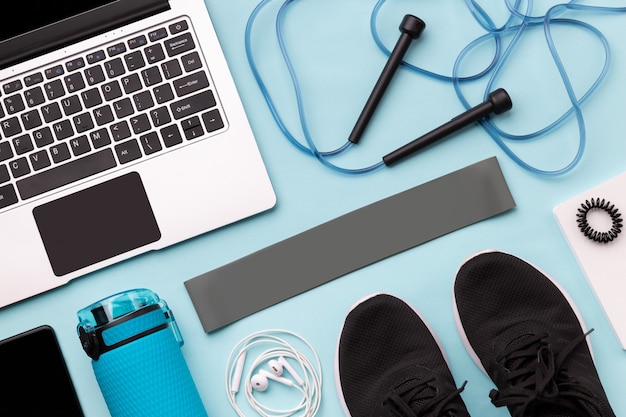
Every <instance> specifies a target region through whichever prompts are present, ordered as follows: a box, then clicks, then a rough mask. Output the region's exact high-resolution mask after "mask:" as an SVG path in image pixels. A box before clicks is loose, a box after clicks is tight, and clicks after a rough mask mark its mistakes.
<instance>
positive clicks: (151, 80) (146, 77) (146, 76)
mask: <svg viewBox="0 0 626 417" xmlns="http://www.w3.org/2000/svg"><path fill="white" fill-rule="evenodd" d="M141 77H142V78H143V83H144V84H145V85H146V87H151V86H153V85H156V84H158V83H160V82H161V81H163V78H162V77H161V72H160V71H159V67H150V68H148V69H145V70H143V71H141Z"/></svg>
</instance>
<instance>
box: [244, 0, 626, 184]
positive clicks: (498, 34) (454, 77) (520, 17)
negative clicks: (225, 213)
mask: <svg viewBox="0 0 626 417" xmlns="http://www.w3.org/2000/svg"><path fill="white" fill-rule="evenodd" d="M273 1H275V0H262V1H261V2H260V3H259V4H258V5H257V6H256V8H255V9H254V10H253V12H252V13H251V15H250V17H249V19H248V23H247V25H246V31H245V49H246V57H247V59H248V63H249V65H250V68H251V71H252V73H253V75H254V78H255V80H256V82H257V84H258V86H259V88H260V90H261V93H262V95H263V97H264V99H265V101H266V102H267V105H268V107H269V109H270V112H271V114H272V117H273V119H274V120H275V122H276V124H277V125H278V127H279V128H280V130H281V132H282V133H283V135H284V136H285V137H286V138H287V139H288V140H289V142H291V143H292V144H293V145H294V146H295V147H296V148H297V149H299V150H300V151H302V152H304V153H307V154H309V155H312V156H314V157H316V158H317V160H318V161H320V162H321V163H322V164H323V165H325V166H326V167H328V168H331V169H333V170H336V171H339V172H342V173H345V174H365V173H369V172H373V171H376V170H378V169H380V168H382V167H385V164H384V162H383V161H380V162H378V163H374V164H372V165H370V166H367V167H364V168H358V169H351V168H344V167H341V166H339V165H337V164H335V163H333V162H331V161H330V159H331V158H332V157H335V156H339V155H341V154H344V153H345V152H346V151H348V150H349V149H350V148H351V147H352V145H353V144H352V143H351V142H350V141H346V143H345V144H343V145H342V146H340V147H339V148H337V149H335V150H330V151H320V150H318V148H317V146H316V145H315V142H314V140H313V137H312V135H311V132H310V130H309V125H308V121H307V117H306V112H305V106H304V99H303V94H302V89H301V87H300V82H299V81H298V77H297V74H296V71H295V69H294V67H293V65H292V62H291V59H290V57H289V53H288V51H287V47H286V45H285V41H284V36H283V32H284V30H283V28H284V21H285V14H286V10H287V8H288V6H289V5H290V4H292V3H293V2H294V0H277V1H282V5H281V6H280V8H279V10H278V13H277V16H276V36H277V42H278V45H279V48H280V53H281V56H282V59H283V61H284V64H285V66H286V68H287V71H288V73H289V76H290V79H291V83H292V88H293V92H294V95H295V100H296V105H297V109H298V118H299V123H300V128H301V134H302V136H303V138H304V142H303V141H302V140H299V139H297V138H296V136H295V135H294V134H292V133H291V131H290V130H289V128H288V127H287V126H286V124H285V123H284V121H283V119H282V117H281V115H280V112H279V111H278V108H277V107H276V105H275V103H274V100H273V99H272V97H271V94H270V92H269V90H268V88H267V86H266V84H265V81H264V80H263V77H262V76H261V74H260V71H259V69H258V67H257V64H256V61H255V58H254V54H253V51H252V45H251V39H252V30H253V26H254V24H255V22H256V19H257V17H258V16H259V14H260V13H261V11H262V10H263V9H264V8H265V7H266V6H267V5H269V4H270V3H272V2H273ZM504 2H505V4H506V7H507V10H508V12H509V16H508V18H507V20H506V22H505V23H504V24H503V25H502V26H497V25H496V24H495V22H494V21H493V19H492V18H491V17H490V16H489V14H488V13H487V12H486V11H485V10H484V9H483V8H482V7H481V6H480V5H479V4H478V3H477V2H476V1H475V0H465V5H466V6H467V8H468V10H469V11H470V13H471V15H472V17H473V18H474V19H475V20H476V22H477V23H478V24H479V25H480V26H481V27H482V28H483V30H484V31H485V34H483V35H481V36H480V37H478V38H476V39H474V40H472V41H471V42H470V43H469V44H468V45H467V46H466V47H465V48H463V50H462V51H461V52H460V53H459V55H458V56H457V58H456V60H455V63H454V66H453V69H452V72H451V74H450V75H447V74H439V73H435V72H433V71H429V70H427V69H424V68H421V67H418V66H415V65H413V64H411V63H409V62H406V61H405V62H403V66H404V67H406V68H407V69H409V70H410V71H412V72H414V73H416V74H419V75H422V76H425V77H427V78H432V79H435V80H439V81H444V82H449V83H451V84H452V85H453V87H454V90H455V93H456V95H457V97H458V99H459V101H460V102H461V103H462V105H463V106H464V107H465V108H466V109H469V108H471V105H470V104H469V102H468V100H467V98H466V97H465V95H464V93H463V89H462V87H463V85H464V84H467V83H471V82H474V81H477V80H481V79H486V80H487V84H486V88H485V92H484V97H485V98H487V95H488V94H489V92H490V91H491V89H492V88H493V86H494V84H495V83H496V81H497V80H498V78H499V76H500V75H501V74H502V72H503V71H504V68H505V67H506V64H507V63H508V62H509V58H510V56H511V55H512V54H513V53H514V52H515V49H516V46H517V44H518V42H519V40H520V39H521V38H522V37H523V36H524V35H525V34H526V33H527V32H528V31H529V30H532V29H534V28H537V27H543V31H544V36H545V39H546V44H547V47H548V49H549V51H550V54H551V57H552V60H553V61H554V64H555V66H556V68H557V70H558V72H559V76H560V78H561V80H562V83H563V87H564V88H565V91H566V93H567V96H568V99H569V101H570V104H571V106H570V107H569V109H568V110H567V111H565V112H564V113H563V114H562V115H561V116H559V117H558V118H557V119H556V120H554V121H553V122H551V123H549V124H548V125H546V126H545V127H543V128H541V129H539V130H537V131H535V132H532V133H528V134H524V135H514V134H511V133H508V132H505V131H504V130H502V129H500V128H499V127H497V126H496V124H495V123H494V122H493V121H492V120H491V119H490V118H486V119H483V120H481V121H480V122H479V124H480V125H481V126H482V128H483V129H484V130H485V131H486V132H487V134H488V135H489V136H490V137H491V138H492V139H493V140H494V142H495V143H496V144H497V145H498V146H499V147H500V148H501V149H502V150H503V151H504V152H505V154H506V155H507V156H508V157H509V158H511V159H512V160H513V161H514V162H515V163H516V164H517V165H519V166H520V167H522V168H523V169H525V170H527V171H530V172H532V173H535V174H541V175H546V176H556V175H561V174H564V173H567V172H569V171H571V170H572V169H573V168H574V167H575V166H576V165H578V163H579V162H580V160H581V159H582V156H583V153H584V150H585V145H586V141H587V134H586V129H585V120H584V117H583V112H582V105H583V104H584V103H585V102H586V101H587V100H588V99H589V98H590V97H591V96H592V95H593V94H594V93H595V92H596V91H597V89H598V87H599V86H600V84H601V83H602V81H603V80H604V79H605V78H606V76H607V74H608V70H609V67H610V62H611V53H610V47H609V43H608V41H607V39H606V37H605V36H604V35H603V34H602V32H601V31H600V30H598V29H597V28H595V27H594V26H592V25H590V24H588V23H585V22H582V21H580V20H575V19H572V18H563V17H559V16H561V15H563V14H564V13H565V12H567V11H572V12H581V13H590V14H591V13H595V14H599V13H604V14H617V13H624V12H626V7H604V6H588V5H582V4H578V1H577V0H571V1H569V2H567V3H563V4H557V5H555V6H552V7H551V8H549V9H548V10H547V12H546V13H545V14H544V15H537V16H534V15H532V14H531V13H532V11H533V0H527V1H526V2H523V1H522V0H515V2H513V1H512V0H504ZM385 3H387V0H378V1H377V3H376V5H375V6H374V8H373V10H372V13H371V17H370V31H371V33H372V37H373V40H374V42H375V43H376V45H377V46H378V48H379V49H380V50H381V51H382V52H383V53H384V54H386V55H387V56H388V55H389V54H390V53H391V51H390V50H389V49H388V48H387V47H386V46H385V44H384V42H383V41H382V39H381V37H380V34H379V32H378V29H377V21H378V17H379V14H380V11H381V9H382V7H383V5H384V4H385ZM523 4H525V5H526V6H525V7H523ZM556 25H562V26H570V27H576V28H579V29H581V30H584V31H587V32H588V33H590V34H591V35H593V36H595V37H596V38H597V40H598V41H599V42H600V44H601V46H602V48H603V50H604V63H603V66H602V71H601V72H600V74H599V75H598V76H597V77H596V79H595V80H594V82H593V83H592V84H591V86H590V87H589V89H588V90H587V91H586V92H584V94H582V96H581V97H577V96H576V93H575V92H574V87H573V85H572V82H571V80H570V77H569V74H568V72H567V70H566V68H565V65H564V64H563V62H562V60H561V58H560V56H559V52H558V48H557V46H556V44H555V42H554V38H553V36H552V28H553V26H556ZM505 41H508V42H505ZM488 42H493V43H494V54H493V58H492V60H491V62H490V63H489V64H488V65H487V66H486V67H485V68H484V69H482V70H481V71H479V72H477V73H475V74H471V75H466V76H460V75H459V74H460V72H461V67H462V64H463V63H464V62H465V61H466V59H467V58H468V56H470V55H471V53H472V52H474V51H475V50H476V49H477V48H478V47H480V46H482V45H483V44H485V43H488ZM487 77H488V78H487ZM572 117H573V118H575V120H576V123H577V125H578V149H577V151H576V154H575V156H574V158H573V159H572V160H571V161H570V162H569V163H567V164H566V165H565V166H564V167H562V168H560V169H556V170H544V169H540V168H537V167H534V166H532V165H531V164H529V163H527V162H526V161H524V160H523V159H522V158H520V157H519V156H518V155H517V154H516V153H515V152H514V151H513V150H512V149H511V148H510V147H509V146H508V145H507V144H506V141H507V140H508V141H511V142H522V141H528V140H532V139H537V138H540V137H543V136H546V135H548V134H550V133H552V132H554V131H555V130H556V129H558V128H559V127H561V126H562V125H563V124H564V123H565V122H566V121H568V120H570V119H571V118H572Z"/></svg>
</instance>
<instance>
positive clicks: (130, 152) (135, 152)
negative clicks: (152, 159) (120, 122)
mask: <svg viewBox="0 0 626 417" xmlns="http://www.w3.org/2000/svg"><path fill="white" fill-rule="evenodd" d="M115 153H116V154H117V158H118V159H119V161H120V164H127V163H129V162H131V161H134V160H136V159H139V158H141V157H142V154H141V149H139V144H138V143H137V141H136V140H135V139H132V140H128V141H126V142H123V143H119V144H117V145H115Z"/></svg>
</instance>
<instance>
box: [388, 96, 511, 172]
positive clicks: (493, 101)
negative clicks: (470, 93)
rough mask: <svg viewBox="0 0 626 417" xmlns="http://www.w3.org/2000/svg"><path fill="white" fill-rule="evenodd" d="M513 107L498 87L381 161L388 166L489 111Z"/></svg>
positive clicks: (499, 110)
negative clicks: (481, 101) (480, 100)
mask: <svg viewBox="0 0 626 417" xmlns="http://www.w3.org/2000/svg"><path fill="white" fill-rule="evenodd" d="M512 107H513V102H512V101H511V97H510V96H509V94H508V93H507V92H506V90H505V89H503V88H499V89H497V90H495V91H493V92H491V93H490V94H489V97H488V98H487V100H486V101H484V102H483V103H481V104H479V105H477V106H475V107H472V108H471V109H469V110H467V111H465V112H464V113H461V114H460V115H458V116H456V117H455V118H453V119H452V120H450V121H449V122H448V123H445V124H443V125H441V126H439V127H438V128H436V129H434V130H432V131H430V132H428V133H426V134H425V135H423V136H421V137H419V138H417V139H415V140H413V141H412V142H409V143H407V144H406V145H404V146H402V147H400V148H398V149H396V150H395V151H393V152H391V153H389V154H387V155H385V156H384V157H383V161H384V162H385V165H387V166H390V165H392V164H395V163H396V162H398V161H400V160H401V159H403V158H406V157H407V156H409V155H411V154H413V153H414V152H417V151H419V150H420V149H422V148H424V147H426V146H428V145H430V144H432V143H434V142H436V141H438V140H440V139H443V138H444V137H446V136H448V135H450V134H452V133H454V132H456V131H458V130H460V129H462V128H464V127H465V126H468V125H470V124H471V123H474V122H477V121H479V120H480V119H483V118H485V117H487V116H489V115H490V114H491V113H495V114H500V113H504V112H505V111H508V110H510V109H511V108H512Z"/></svg>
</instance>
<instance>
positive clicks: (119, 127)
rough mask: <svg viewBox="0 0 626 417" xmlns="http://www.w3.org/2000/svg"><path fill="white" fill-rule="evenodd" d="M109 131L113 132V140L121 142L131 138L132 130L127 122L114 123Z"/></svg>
mask: <svg viewBox="0 0 626 417" xmlns="http://www.w3.org/2000/svg"><path fill="white" fill-rule="evenodd" d="M109 129H110V130H111V136H112V137H113V140H114V141H116V142H119V141H120V140H123V139H126V138H129V137H130V128H129V127H128V123H127V122H126V121H125V120H122V121H121V122H117V123H113V124H112V125H111V126H110V127H109Z"/></svg>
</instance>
